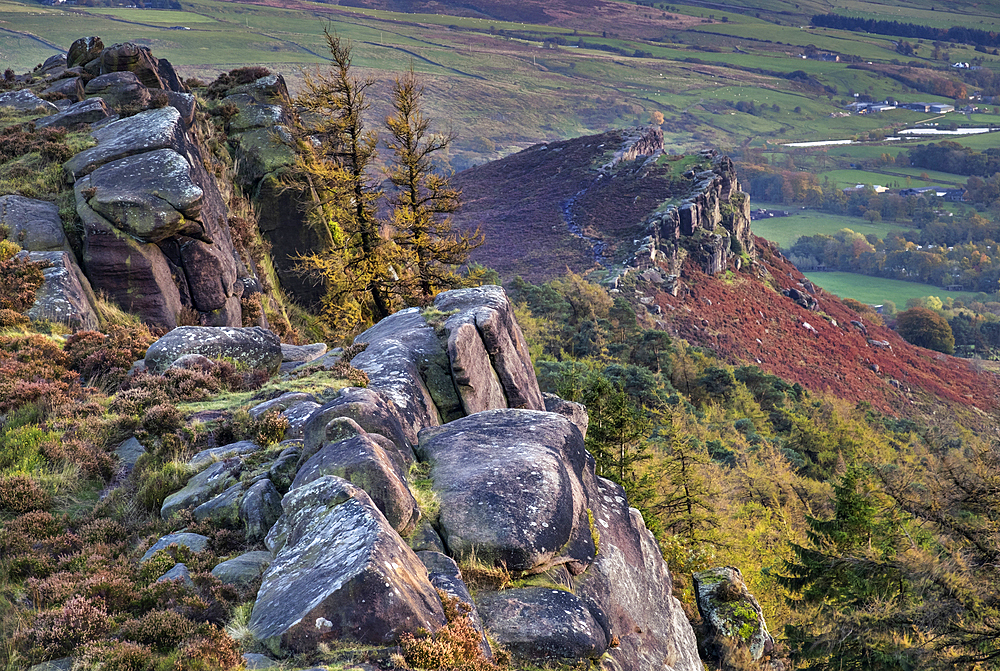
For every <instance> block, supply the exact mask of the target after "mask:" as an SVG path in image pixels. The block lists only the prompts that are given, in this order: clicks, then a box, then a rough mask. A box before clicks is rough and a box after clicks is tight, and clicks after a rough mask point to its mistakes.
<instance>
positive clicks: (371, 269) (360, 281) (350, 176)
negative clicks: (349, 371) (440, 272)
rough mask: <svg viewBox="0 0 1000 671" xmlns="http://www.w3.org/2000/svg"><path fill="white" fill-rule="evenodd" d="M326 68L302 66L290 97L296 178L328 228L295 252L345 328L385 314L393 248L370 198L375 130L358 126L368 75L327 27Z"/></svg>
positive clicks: (392, 281) (374, 189)
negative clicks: (307, 249)
mask: <svg viewBox="0 0 1000 671" xmlns="http://www.w3.org/2000/svg"><path fill="white" fill-rule="evenodd" d="M323 33H324V35H325V37H326V42H327V46H328V47H329V50H330V56H331V61H332V62H331V67H330V70H329V71H328V72H325V73H324V72H317V73H306V75H305V82H304V84H305V90H304V91H303V93H302V94H301V95H300V96H299V97H298V98H297V99H296V103H297V104H298V106H299V107H300V108H301V110H302V117H303V118H304V122H303V123H302V124H300V127H299V138H298V139H299V142H298V150H299V155H300V158H299V163H298V165H297V168H298V170H296V173H298V179H301V180H304V181H305V183H306V186H307V188H308V193H309V199H310V201H311V208H310V213H309V216H310V218H311V219H312V220H313V223H314V225H316V226H317V227H318V228H319V229H320V230H321V231H325V232H326V234H327V240H328V246H327V248H326V249H323V250H318V251H316V252H314V253H312V254H308V255H305V256H303V257H301V259H300V263H301V266H302V268H303V270H304V272H307V273H310V274H312V275H314V276H317V277H318V278H319V279H320V280H321V281H322V282H323V283H324V284H325V288H326V295H325V297H324V299H323V308H322V309H323V315H324V318H326V320H327V321H328V322H330V323H331V326H333V327H334V328H336V329H338V330H340V331H342V332H350V331H353V330H357V329H358V328H360V327H363V326H365V325H367V324H371V323H373V322H376V321H378V320H380V319H383V318H385V317H387V316H389V315H390V314H391V313H392V312H393V311H394V309H395V308H396V307H397V305H395V304H394V300H393V296H394V292H395V290H396V285H397V283H398V280H399V269H398V268H399V263H400V259H399V256H400V255H399V252H398V249H397V248H396V245H395V244H394V243H393V242H392V241H391V240H389V239H387V238H386V236H384V235H383V232H382V225H381V222H380V221H379V218H378V215H377V207H376V202H377V200H378V199H379V198H380V197H381V196H382V191H381V189H380V188H379V186H378V185H377V183H376V182H375V181H374V180H373V178H372V176H371V174H370V173H371V170H372V166H373V163H374V161H375V159H376V157H377V145H378V136H377V134H376V133H375V132H373V131H371V130H368V129H366V128H365V123H364V114H365V112H366V111H367V110H368V109H369V107H370V103H369V102H368V100H367V93H368V90H369V89H370V88H371V87H372V86H373V85H374V84H375V80H374V79H371V78H359V77H356V76H355V75H354V74H352V72H351V44H350V42H347V41H345V40H343V39H341V38H340V36H339V35H337V34H336V33H331V32H330V31H329V29H324V31H323Z"/></svg>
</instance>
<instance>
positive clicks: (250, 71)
mask: <svg viewBox="0 0 1000 671" xmlns="http://www.w3.org/2000/svg"><path fill="white" fill-rule="evenodd" d="M269 74H271V71H270V70H268V69H267V68H265V67H264V66H262V65H252V66H250V67H245V68H236V69H235V70H230V71H229V72H224V73H222V74H221V75H219V76H218V78H217V79H216V80H215V81H214V82H212V83H211V84H209V85H208V91H206V95H207V96H208V98H209V99H210V100H219V99H221V98H225V97H226V96H227V95H229V91H230V90H232V89H234V88H236V87H237V86H242V85H243V84H250V83H252V82H255V81H257V80H258V79H260V78H261V77H267V76H268V75H269Z"/></svg>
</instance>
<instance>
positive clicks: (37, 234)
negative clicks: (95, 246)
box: [0, 195, 72, 252]
mask: <svg viewBox="0 0 1000 671" xmlns="http://www.w3.org/2000/svg"><path fill="white" fill-rule="evenodd" d="M0 226H3V227H5V228H6V229H7V237H8V238H9V239H10V240H11V241H13V242H15V243H17V245H18V246H19V247H20V248H21V249H25V250H27V251H29V252H55V251H65V252H71V251H72V249H70V246H69V241H68V240H67V239H66V233H65V232H64V231H63V225H62V219H60V217H59V208H58V206H56V204H55V203H50V202H47V201H44V200H35V199H33V198H25V197H24V196H16V195H9V196H0Z"/></svg>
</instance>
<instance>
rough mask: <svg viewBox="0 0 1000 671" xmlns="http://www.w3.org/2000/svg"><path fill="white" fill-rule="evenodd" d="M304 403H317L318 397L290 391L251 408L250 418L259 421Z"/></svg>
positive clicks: (282, 346)
mask: <svg viewBox="0 0 1000 671" xmlns="http://www.w3.org/2000/svg"><path fill="white" fill-rule="evenodd" d="M281 349H282V351H284V349H285V345H284V344H282V345H281ZM302 401H312V402H313V403H315V402H316V397H315V396H313V395H312V394H307V393H305V392H301V391H289V392H286V393H284V394H282V395H281V396H279V397H277V398H272V399H271V400H270V401H264V402H263V403H259V404H257V405H255V406H254V407H252V408H250V416H251V417H252V418H253V419H259V418H261V417H263V416H264V415H266V414H267V413H269V412H271V411H277V412H282V411H284V410H286V409H288V408H289V407H291V406H293V405H295V404H296V403H301V402H302Z"/></svg>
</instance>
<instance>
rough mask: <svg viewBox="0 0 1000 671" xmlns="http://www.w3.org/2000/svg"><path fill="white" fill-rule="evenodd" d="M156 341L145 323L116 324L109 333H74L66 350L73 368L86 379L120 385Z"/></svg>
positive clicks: (68, 341)
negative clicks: (136, 362) (134, 364)
mask: <svg viewBox="0 0 1000 671" xmlns="http://www.w3.org/2000/svg"><path fill="white" fill-rule="evenodd" d="M155 340H156V338H155V336H154V335H153V334H152V332H150V330H149V327H147V326H145V325H144V324H129V323H124V324H114V325H112V326H110V327H108V330H107V333H100V332H98V331H80V332H79V333H76V334H74V335H72V336H70V337H69V338H68V339H67V340H66V345H65V351H66V354H67V356H68V357H69V366H70V368H72V369H73V370H75V371H77V372H79V373H80V375H82V376H83V378H84V379H85V380H88V381H94V380H97V379H102V381H106V383H107V384H109V385H114V386H117V385H118V384H120V383H121V381H122V380H123V379H124V378H125V376H126V375H127V373H128V371H129V369H130V368H131V367H132V364H133V362H135V361H137V360H139V359H141V358H143V357H144V356H145V355H146V350H147V349H149V346H150V345H152V344H153V342H154V341H155Z"/></svg>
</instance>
